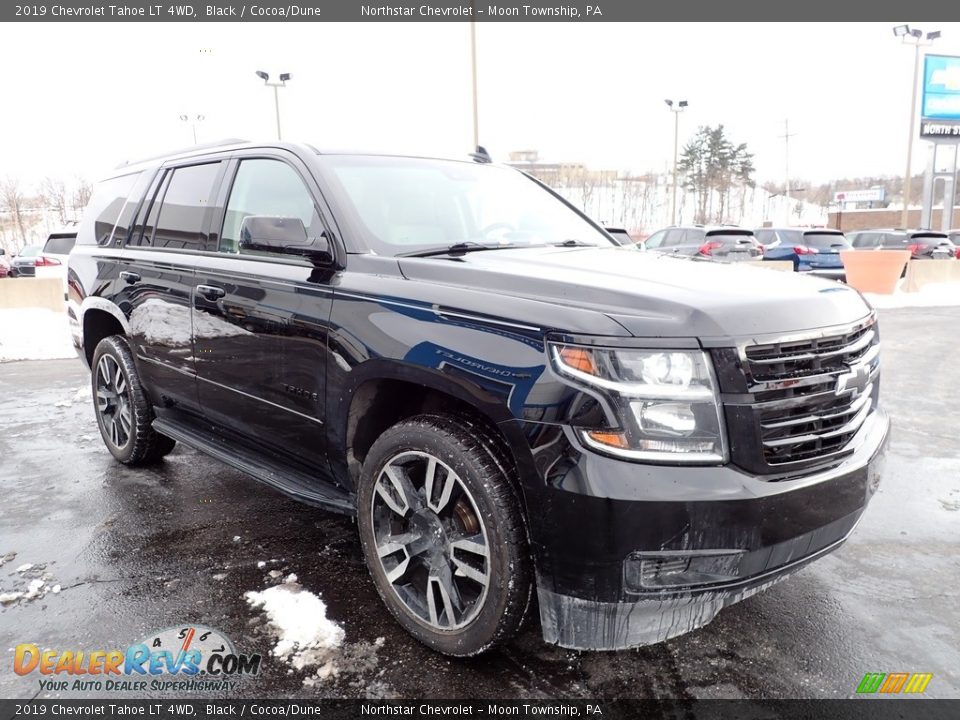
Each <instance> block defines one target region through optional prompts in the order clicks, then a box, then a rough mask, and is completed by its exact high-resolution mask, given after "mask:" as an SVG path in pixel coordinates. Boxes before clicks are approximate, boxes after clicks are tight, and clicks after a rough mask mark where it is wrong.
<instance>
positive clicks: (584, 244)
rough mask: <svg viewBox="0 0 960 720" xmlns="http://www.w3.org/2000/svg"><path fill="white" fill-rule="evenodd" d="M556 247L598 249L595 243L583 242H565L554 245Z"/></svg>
mask: <svg viewBox="0 0 960 720" xmlns="http://www.w3.org/2000/svg"><path fill="white" fill-rule="evenodd" d="M553 246H554V247H597V246H596V245H594V244H593V243H588V242H583V240H564V241H563V242H558V243H554V244H553Z"/></svg>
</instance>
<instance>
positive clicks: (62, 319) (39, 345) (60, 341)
mask: <svg viewBox="0 0 960 720" xmlns="http://www.w3.org/2000/svg"><path fill="white" fill-rule="evenodd" d="M11 282H16V281H15V280H14V281H11ZM76 356H77V353H76V351H75V350H74V349H73V341H72V340H71V338H70V325H69V323H68V321H67V314H66V313H62V312H54V311H53V310H43V309H40V308H14V309H3V310H0V362H8V361H11V360H53V359H56V358H74V357H76Z"/></svg>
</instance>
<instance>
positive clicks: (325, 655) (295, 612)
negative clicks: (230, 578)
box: [244, 574, 344, 682]
mask: <svg viewBox="0 0 960 720" xmlns="http://www.w3.org/2000/svg"><path fill="white" fill-rule="evenodd" d="M244 597H245V598H246V600H247V602H248V603H249V604H250V606H251V607H253V608H259V609H262V610H263V612H264V614H266V616H267V620H268V621H269V629H270V631H271V632H272V633H273V634H274V635H275V636H276V638H277V643H276V645H275V646H274V648H273V655H274V657H278V658H282V659H283V660H285V661H286V662H288V663H290V665H291V666H292V667H293V668H294V669H296V670H303V669H304V668H312V667H317V668H319V669H318V670H317V672H316V674H315V675H314V676H313V677H314V678H315V679H314V682H315V681H316V679H319V680H323V679H326V678H328V677H331V676H334V675H336V674H337V665H336V662H335V660H336V657H337V650H338V649H339V648H340V646H341V645H342V644H343V638H344V633H343V628H341V627H340V626H339V625H337V624H336V623H335V622H333V621H332V620H329V619H328V618H327V606H326V605H325V604H324V602H323V600H321V599H320V598H318V597H317V596H316V595H314V594H313V593H311V592H308V591H306V590H304V589H303V587H301V586H300V585H299V584H298V583H297V576H296V575H293V574H290V575H288V576H287V577H286V578H284V582H283V583H282V584H280V585H274V586H273V587H271V588H267V589H266V590H263V591H262V592H255V591H250V592H248V593H245V594H244Z"/></svg>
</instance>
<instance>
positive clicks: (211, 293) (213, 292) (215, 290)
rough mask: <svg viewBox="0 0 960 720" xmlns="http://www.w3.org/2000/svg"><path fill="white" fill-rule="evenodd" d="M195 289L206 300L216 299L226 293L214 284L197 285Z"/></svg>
mask: <svg viewBox="0 0 960 720" xmlns="http://www.w3.org/2000/svg"><path fill="white" fill-rule="evenodd" d="M195 290H196V291H197V293H198V294H200V295H203V296H204V297H205V298H206V299H207V300H217V299H219V298H222V297H223V296H224V295H226V294H227V293H226V291H225V290H224V289H223V288H219V287H217V286H216V285H197V287H196V288H195Z"/></svg>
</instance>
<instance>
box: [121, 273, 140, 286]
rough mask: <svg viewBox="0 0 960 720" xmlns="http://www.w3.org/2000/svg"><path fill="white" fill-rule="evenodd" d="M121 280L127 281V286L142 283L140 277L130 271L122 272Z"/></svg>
mask: <svg viewBox="0 0 960 720" xmlns="http://www.w3.org/2000/svg"><path fill="white" fill-rule="evenodd" d="M120 279H121V280H125V281H126V282H127V285H133V284H134V283H138V282H140V276H139V275H138V274H137V273H135V272H130V271H129V270H121V271H120Z"/></svg>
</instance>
